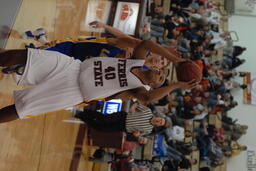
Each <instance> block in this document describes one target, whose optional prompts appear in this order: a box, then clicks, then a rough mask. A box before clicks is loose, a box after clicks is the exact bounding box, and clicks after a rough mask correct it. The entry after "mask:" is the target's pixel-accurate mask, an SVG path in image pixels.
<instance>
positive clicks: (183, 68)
mask: <svg viewBox="0 0 256 171" xmlns="http://www.w3.org/2000/svg"><path fill="white" fill-rule="evenodd" d="M176 74H177V79H178V81H184V82H188V81H191V80H193V79H194V80H196V81H197V82H200V81H201V80H202V75H203V74H202V70H201V69H200V68H199V67H198V66H197V65H196V64H195V63H194V62H192V61H187V62H181V63H179V64H178V66H176Z"/></svg>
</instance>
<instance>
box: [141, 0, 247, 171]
mask: <svg viewBox="0 0 256 171" xmlns="http://www.w3.org/2000/svg"><path fill="white" fill-rule="evenodd" d="M216 5H217V3H215V2H214V1H210V0H208V1H205V0H191V1H189V0H187V1H186V0H184V1H173V0H172V1H171V7H170V12H169V13H167V14H164V13H163V11H164V10H163V7H161V6H157V5H155V3H152V4H151V8H148V14H147V15H148V16H147V17H148V20H147V21H150V23H145V24H144V25H143V28H142V29H141V38H142V39H151V40H153V41H156V42H158V43H160V44H162V45H164V46H172V47H175V48H177V49H178V50H179V51H180V52H182V53H183V58H188V59H190V60H192V61H194V62H195V63H196V64H198V66H199V67H200V68H201V70H202V72H203V79H202V81H201V82H200V84H199V86H198V87H197V88H195V89H193V90H192V91H182V90H177V91H175V92H172V93H170V94H169V95H168V96H166V97H165V98H164V99H161V100H160V101H158V103H156V104H152V105H151V109H152V110H153V111H154V113H155V114H156V115H164V116H165V117H166V118H168V119H169V120H170V123H172V124H171V126H170V127H168V128H167V129H164V130H162V132H161V131H160V132H161V133H160V134H163V135H164V136H165V140H166V143H165V146H166V149H165V150H166V153H165V155H166V156H168V157H167V158H168V159H166V158H165V160H164V167H163V168H165V170H170V169H172V170H175V169H176V170H178V168H182V167H181V166H180V167H179V166H178V165H179V164H177V163H176V162H177V161H180V162H181V164H182V161H183V159H184V158H185V155H188V154H190V153H191V152H192V151H193V150H192V146H197V148H198V149H199V151H200V162H205V163H207V164H206V167H209V168H210V167H216V166H218V165H222V164H223V161H224V160H223V158H224V157H232V156H235V155H238V154H239V153H240V152H241V151H244V150H246V149H247V147H246V146H244V145H241V144H239V143H238V142H237V141H238V140H239V139H240V138H241V136H243V135H244V134H246V131H247V129H248V127H247V126H246V125H241V124H239V123H237V120H233V119H232V118H231V117H229V115H228V114H229V113H230V110H232V109H233V108H234V107H236V106H237V105H238V102H237V101H236V100H235V99H234V98H233V96H232V92H233V91H237V90H238V89H241V90H242V89H245V88H247V85H245V84H240V83H238V82H237V81H235V79H236V78H237V77H244V76H245V73H243V72H237V71H235V69H236V68H237V67H238V66H240V65H241V64H243V63H244V62H245V60H244V59H240V55H241V54H242V53H243V52H244V51H245V50H246V48H245V47H240V46H235V45H234V44H233V40H232V38H231V36H230V33H229V32H224V31H223V30H222V29H221V28H220V22H222V20H225V19H223V18H222V16H221V15H220V14H219V13H218V11H217V10H216ZM220 49H221V50H223V52H224V53H223V56H220V57H219V59H217V60H213V56H216V55H217V53H218V50H220ZM166 84H168V81H167V82H166ZM209 115H216V116H219V115H220V118H219V119H220V120H221V127H216V125H212V124H209V122H208V118H209ZM193 122H194V123H198V124H194V125H197V126H194V128H193V129H192V131H190V128H191V127H192V126H191V125H193V124H192V123H193ZM190 136H193V140H192V142H191V143H185V142H183V141H184V138H186V137H190ZM181 144H182V145H181ZM184 149H185V150H184ZM159 157H160V156H159ZM197 162H199V161H197ZM190 163H192V164H193V163H196V162H195V161H190ZM206 167H204V168H201V169H202V170H203V169H206V170H207V169H209V168H206ZM183 168H188V167H187V166H186V167H184V166H183Z"/></svg>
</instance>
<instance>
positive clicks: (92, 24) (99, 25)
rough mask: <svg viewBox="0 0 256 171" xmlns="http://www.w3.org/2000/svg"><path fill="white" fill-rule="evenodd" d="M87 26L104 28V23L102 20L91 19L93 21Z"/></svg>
mask: <svg viewBox="0 0 256 171" xmlns="http://www.w3.org/2000/svg"><path fill="white" fill-rule="evenodd" d="M89 26H92V27H93V28H104V27H105V24H103V23H102V22H99V21H93V22H91V23H89Z"/></svg>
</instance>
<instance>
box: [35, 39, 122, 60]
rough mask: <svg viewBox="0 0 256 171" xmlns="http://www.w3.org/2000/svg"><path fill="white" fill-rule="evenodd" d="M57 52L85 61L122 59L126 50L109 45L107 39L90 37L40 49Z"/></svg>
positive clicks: (52, 44) (61, 41) (51, 43)
mask: <svg viewBox="0 0 256 171" xmlns="http://www.w3.org/2000/svg"><path fill="white" fill-rule="evenodd" d="M39 48H40V49H46V50H51V51H57V52H60V53H63V54H65V55H68V56H71V57H74V58H75V59H79V60H81V61H84V60H85V59H86V58H87V57H117V56H118V57H121V56H122V55H123V54H124V53H125V52H124V50H122V49H120V48H117V47H115V46H112V45H110V44H108V43H107V38H96V37H89V38H85V39H77V40H74V39H65V40H56V41H52V42H50V43H48V44H47V45H46V46H42V47H39Z"/></svg>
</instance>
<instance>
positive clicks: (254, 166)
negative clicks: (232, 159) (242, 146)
mask: <svg viewBox="0 0 256 171" xmlns="http://www.w3.org/2000/svg"><path fill="white" fill-rule="evenodd" d="M247 171H256V152H255V151H254V150H247Z"/></svg>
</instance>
